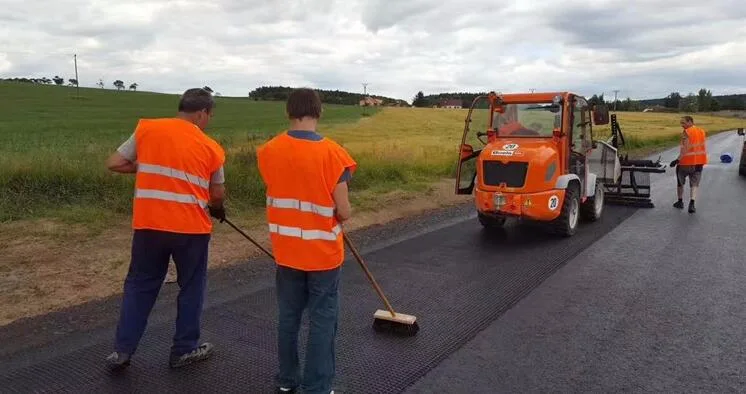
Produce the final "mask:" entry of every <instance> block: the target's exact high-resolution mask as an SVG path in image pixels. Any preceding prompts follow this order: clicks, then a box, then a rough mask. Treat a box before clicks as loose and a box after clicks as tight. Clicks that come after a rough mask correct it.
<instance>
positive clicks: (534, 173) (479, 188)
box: [456, 92, 622, 236]
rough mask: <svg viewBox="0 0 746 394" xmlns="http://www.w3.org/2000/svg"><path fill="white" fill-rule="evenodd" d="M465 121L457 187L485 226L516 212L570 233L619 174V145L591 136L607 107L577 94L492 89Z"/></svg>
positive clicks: (599, 207)
mask: <svg viewBox="0 0 746 394" xmlns="http://www.w3.org/2000/svg"><path fill="white" fill-rule="evenodd" d="M465 123H466V125H465V127H464V135H463V137H462V139H461V146H460V156H459V162H458V173H457V180H456V193H457V194H472V193H474V197H475V205H476V209H477V213H478V218H479V222H480V223H481V224H482V225H483V226H485V227H495V226H502V225H503V224H504V222H505V220H506V218H508V217H518V218H523V219H528V220H531V221H538V222H545V223H547V224H548V225H549V227H550V228H551V229H552V230H553V231H555V232H556V233H558V234H561V235H564V236H572V235H573V234H575V232H576V229H577V226H578V219H579V218H583V219H586V220H588V221H595V220H597V219H598V218H600V217H601V214H602V213H603V207H604V195H605V192H606V191H607V186H608V185H618V182H619V180H620V179H621V173H622V168H621V165H620V158H619V157H618V156H617V149H616V148H615V147H614V146H612V145H610V144H609V143H606V142H603V141H593V140H592V136H591V131H592V125H593V124H595V125H605V124H609V112H608V109H607V107H606V106H598V107H597V108H595V110H594V108H591V106H590V105H589V104H588V101H587V100H586V99H585V98H583V97H582V96H579V95H576V94H573V93H570V92H549V93H519V94H497V93H495V92H490V93H489V94H487V95H481V96H479V97H477V98H475V99H474V101H473V102H472V105H471V108H470V109H469V112H468V115H467V117H466V121H465ZM472 131H473V132H472ZM475 137H476V138H475ZM483 137H487V141H484V140H483V139H482V138H483ZM476 140H478V141H479V142H481V144H482V145H484V146H483V147H482V148H481V149H478V150H475V149H474V146H473V144H475V143H476Z"/></svg>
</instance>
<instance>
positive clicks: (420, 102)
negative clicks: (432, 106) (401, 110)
mask: <svg viewBox="0 0 746 394" xmlns="http://www.w3.org/2000/svg"><path fill="white" fill-rule="evenodd" d="M412 105H413V106H415V107H425V106H427V100H426V99H425V94H424V93H422V90H420V91H419V92H417V94H416V95H415V96H414V99H413V100H412Z"/></svg>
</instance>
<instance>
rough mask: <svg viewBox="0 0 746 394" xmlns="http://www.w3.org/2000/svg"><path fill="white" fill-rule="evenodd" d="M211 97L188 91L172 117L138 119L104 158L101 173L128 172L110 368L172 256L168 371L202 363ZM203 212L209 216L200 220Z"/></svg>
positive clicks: (212, 205) (213, 179)
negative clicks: (129, 234)
mask: <svg viewBox="0 0 746 394" xmlns="http://www.w3.org/2000/svg"><path fill="white" fill-rule="evenodd" d="M214 106H215V103H214V100H213V97H212V94H211V93H210V92H208V91H206V90H204V89H199V88H197V89H189V90H187V91H186V92H185V93H184V94H183V95H182V97H181V100H180V102H179V107H178V111H179V112H178V115H177V116H176V117H174V118H162V119H141V120H140V121H139V123H138V125H137V128H136V129H135V132H134V134H133V135H132V136H131V137H130V139H129V140H127V141H126V142H125V143H123V144H122V145H121V146H120V147H119V149H118V150H117V152H114V153H113V154H112V155H111V156H110V157H109V159H108V160H107V163H106V165H107V167H108V168H109V170H111V171H114V172H119V173H135V174H136V178H135V196H134V203H133V219H132V227H133V229H134V236H133V239H132V259H131V262H130V266H129V272H128V273H127V278H126V280H125V282H124V296H123V300H122V307H121V312H120V317H119V324H118V326H117V332H116V341H115V349H114V350H115V351H114V353H112V354H111V355H110V356H109V357H108V358H107V359H106V361H107V363H108V365H109V367H110V368H111V369H119V368H122V367H126V366H128V365H129V364H130V358H131V357H132V355H133V354H134V353H135V350H136V349H137V346H138V343H139V342H140V338H141V337H142V335H143V332H144V331H145V326H146V325H147V320H148V316H149V315H150V311H151V310H152V308H153V304H154V303H155V300H156V298H157V297H158V293H159V291H160V288H161V285H162V284H163V282H164V280H163V279H164V277H165V275H166V272H167V271H168V265H169V261H170V259H171V257H173V260H174V263H175V265H176V270H177V273H178V276H177V282H178V284H179V288H180V290H179V296H178V301H177V302H178V314H177V317H176V333H175V334H174V336H173V345H172V347H171V356H170V359H169V364H170V366H171V367H174V368H175V367H181V366H184V365H187V364H191V363H193V362H195V361H199V360H203V359H205V358H207V357H208V356H209V355H210V354H211V353H212V350H213V346H212V344H210V343H203V344H199V343H198V341H199V339H200V318H201V314H202V305H203V301H204V294H205V286H206V279H207V257H208V244H209V242H210V234H211V232H212V222H211V220H210V216H213V217H215V218H218V219H221V220H224V219H225V212H224V210H223V199H224V193H225V190H224V186H223V183H224V181H225V179H224V174H223V164H224V162H225V152H224V150H223V148H222V147H221V146H220V145H219V144H218V143H217V142H215V141H214V140H213V139H212V138H210V137H209V136H207V135H206V134H205V133H204V132H203V130H204V128H205V127H206V126H207V124H208V123H209V121H210V119H211V118H212V115H213V108H214ZM208 210H209V215H208Z"/></svg>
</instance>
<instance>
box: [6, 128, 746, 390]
mask: <svg viewBox="0 0 746 394" xmlns="http://www.w3.org/2000/svg"><path fill="white" fill-rule="evenodd" d="M740 143H741V139H740V138H739V137H738V136H737V135H736V134H735V132H728V133H723V134H720V135H718V136H715V137H712V138H710V139H709V140H708V150H709V153H710V159H711V165H709V166H707V167H706V168H705V171H704V174H703V179H702V189H701V191H700V195H699V198H698V202H697V209H698V212H697V213H696V214H689V213H687V212H686V210H683V211H680V210H676V209H674V208H673V207H672V206H671V204H672V203H673V202H674V199H675V178H674V174H673V172H672V171H671V170H669V171H668V172H667V173H666V174H660V175H654V176H653V179H654V182H653V196H654V202H655V204H656V207H655V208H653V209H640V210H636V209H632V208H626V207H614V206H606V207H605V212H604V217H603V218H602V220H600V221H599V222H596V223H592V224H583V225H582V227H581V229H580V231H579V232H578V234H577V235H576V236H575V237H573V238H570V239H559V238H555V237H552V236H549V235H545V234H543V233H542V232H541V231H540V230H537V229H535V228H533V227H531V226H526V225H523V226H515V225H511V226H509V228H507V229H506V230H505V231H495V232H487V231H484V230H483V229H482V228H481V226H480V225H479V224H478V223H477V221H476V219H475V217H474V215H473V210H472V208H471V207H470V206H465V207H456V208H453V209H449V210H445V211H438V212H432V213H428V214H426V215H422V216H420V217H416V218H408V219H405V220H401V221H398V222H397V223H394V224H392V225H390V226H383V227H376V228H372V229H369V230H366V231H364V232H360V233H355V234H352V235H351V237H352V239H353V241H355V242H356V243H358V244H359V246H360V249H361V251H362V252H363V253H364V257H365V258H366V260H367V262H368V264H369V266H370V268H371V270H372V271H373V273H374V275H375V276H376V278H377V279H378V280H379V283H380V285H381V286H382V287H383V289H384V291H385V292H386V293H387V296H388V297H389V298H390V300H391V301H392V303H393V305H394V308H396V309H399V310H400V311H401V312H403V313H409V314H414V315H416V316H417V317H418V321H419V324H420V327H421V331H420V332H419V334H418V335H417V336H416V337H413V338H396V337H391V336H386V335H382V334H378V333H375V332H373V330H372V329H371V327H370V324H371V323H372V314H373V312H374V311H375V310H376V309H380V308H382V303H381V302H380V300H379V299H378V298H377V296H376V294H375V292H374V291H373V289H372V288H371V287H370V285H369V283H368V282H367V279H366V278H365V276H364V275H363V274H362V272H361V270H360V268H359V267H358V266H357V265H356V263H355V262H354V260H348V261H347V263H346V266H345V269H344V272H343V281H342V288H341V292H342V300H341V307H342V317H341V321H340V327H339V330H340V332H339V337H338V346H337V351H338V362H337V366H338V376H337V384H336V385H335V392H337V393H399V392H408V393H434V392H438V393H466V392H470V393H471V392H474V393H502V392H505V393H515V392H547V391H552V392H617V391H634V392H640V391H649V392H730V391H733V392H743V391H744V390H745V389H746V373H744V367H743V366H744V361H746V360H744V358H745V357H746V356H744V351H743V350H741V349H742V346H741V344H742V343H743V342H744V339H746V311H745V310H744V308H743V305H744V302H743V301H742V299H743V298H744V297H743V294H744V290H742V289H743V286H742V285H741V283H742V282H743V279H744V277H745V276H746V268H744V267H743V264H742V263H743V261H744V259H743V257H742V254H741V252H740V249H741V248H740V245H741V240H740V237H741V235H742V234H744V231H743V230H742V229H743V228H744V226H743V225H741V223H742V222H743V220H744V219H746V210H744V209H742V207H741V206H740V201H741V200H742V197H741V196H743V195H744V193H746V180H744V179H742V178H740V177H739V176H738V174H737V160H738V158H739V157H740V153H739V152H740ZM723 151H730V152H731V153H734V155H735V159H736V162H734V163H730V164H720V163H719V160H718V157H719V155H720V153H722V152H723ZM675 156H676V152H675V151H674V150H670V151H667V152H665V154H664V155H663V161H664V162H666V163H667V162H668V161H670V160H671V159H673V158H674V157H675ZM687 199H688V190H687V194H686V195H685V201H686V200H687ZM242 247H246V248H250V247H252V245H251V244H249V243H247V244H246V245H245V246H242ZM350 257H351V256H350ZM175 294H176V288H175V286H171V287H168V286H166V287H164V289H163V292H162V295H161V297H160V299H159V302H158V304H157V306H156V308H155V310H154V311H153V314H152V317H151V319H150V323H149V327H148V330H147V331H146V333H145V337H144V338H143V341H142V343H141V345H140V349H139V350H138V353H137V354H136V355H135V356H134V358H133V365H132V366H131V367H130V368H129V369H128V370H127V371H126V372H125V373H123V374H116V375H111V374H109V373H108V372H106V371H105V369H104V368H103V359H104V358H105V357H106V355H107V354H108V353H109V352H110V351H111V345H112V341H113V333H114V325H115V324H116V318H117V312H118V305H119V298H118V297H112V298H111V299H107V300H103V301H97V302H91V303H89V304H86V305H83V306H80V307H75V308H71V309H70V310H67V311H61V312H59V313H54V314H50V315H49V316H44V317H40V318H34V319H27V320H24V321H20V322H17V323H14V324H11V325H9V326H6V327H1V328H0V392H44V391H53V392H75V393H83V392H97V393H100V392H132V391H144V392H246V393H265V392H266V393H271V392H273V384H272V377H273V375H274V373H275V365H276V361H275V341H276V337H275V332H274V330H275V325H274V324H275V317H276V311H275V301H274V286H273V270H272V265H271V262H269V261H267V260H266V259H264V260H257V261H252V262H249V263H246V264H241V265H240V266H237V267H232V268H229V269H223V270H220V271H217V272H215V273H214V274H212V275H211V278H210V290H209V294H208V302H207V304H206V309H205V312H204V315H203V324H204V326H203V327H204V328H203V339H204V340H209V341H211V342H213V343H214V344H215V345H216V353H215V355H214V357H213V358H212V359H210V360H208V361H205V362H202V363H199V364H196V365H193V366H190V367H187V368H185V369H183V370H169V369H168V367H167V360H168V349H169V346H170V342H169V341H170V337H171V335H172V329H173V318H174V314H175V311H174V308H173V307H174V301H175ZM301 339H302V340H305V335H302V338H301ZM301 357H303V353H301Z"/></svg>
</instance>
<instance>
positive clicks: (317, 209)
mask: <svg viewBox="0 0 746 394" xmlns="http://www.w3.org/2000/svg"><path fill="white" fill-rule="evenodd" d="M286 110H287V115H288V117H289V118H290V129H289V130H288V131H286V132H283V133H281V134H279V135H277V136H275V137H274V138H273V139H272V140H270V141H268V142H267V143H265V144H264V145H262V146H260V147H259V148H258V149H257V162H258V167H259V172H260V174H261V177H262V179H263V181H264V183H265V185H266V187H267V221H268V223H269V232H270V240H271V242H272V249H273V252H274V257H275V260H276V263H277V268H276V269H277V271H276V288H277V302H278V307H279V314H278V315H279V321H278V356H279V373H278V374H277V377H276V384H277V386H278V389H277V392H278V393H294V392H296V390H297V389H298V388H300V389H301V390H302V391H303V393H323V394H328V393H333V391H332V382H333V380H334V375H335V357H336V355H335V351H334V342H335V339H336V335H337V320H338V312H339V301H338V283H339V274H340V267H341V265H342V262H343V261H344V243H343V239H342V227H341V222H344V221H345V220H347V219H349V218H350V214H351V207H350V202H349V199H348V189H347V181H348V180H349V179H350V176H351V175H352V173H353V172H354V171H355V169H356V168H357V163H355V161H354V160H353V159H352V158H351V157H350V155H349V154H348V153H347V152H346V151H345V149H344V148H342V147H341V146H340V145H338V144H337V143H336V142H334V141H332V140H330V139H328V138H325V137H322V136H320V135H319V134H317V133H316V126H317V122H318V120H319V118H320V117H321V100H320V99H319V96H318V94H317V93H316V91H314V90H311V89H297V90H294V91H293V92H292V93H291V94H290V97H288V101H287V106H286ZM306 307H307V308H308V313H309V319H310V332H309V335H308V346H307V351H306V363H305V367H304V368H303V376H302V377H301V368H300V366H299V362H298V333H299V330H300V323H301V317H302V316H303V310H304V309H305V308H306Z"/></svg>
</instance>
